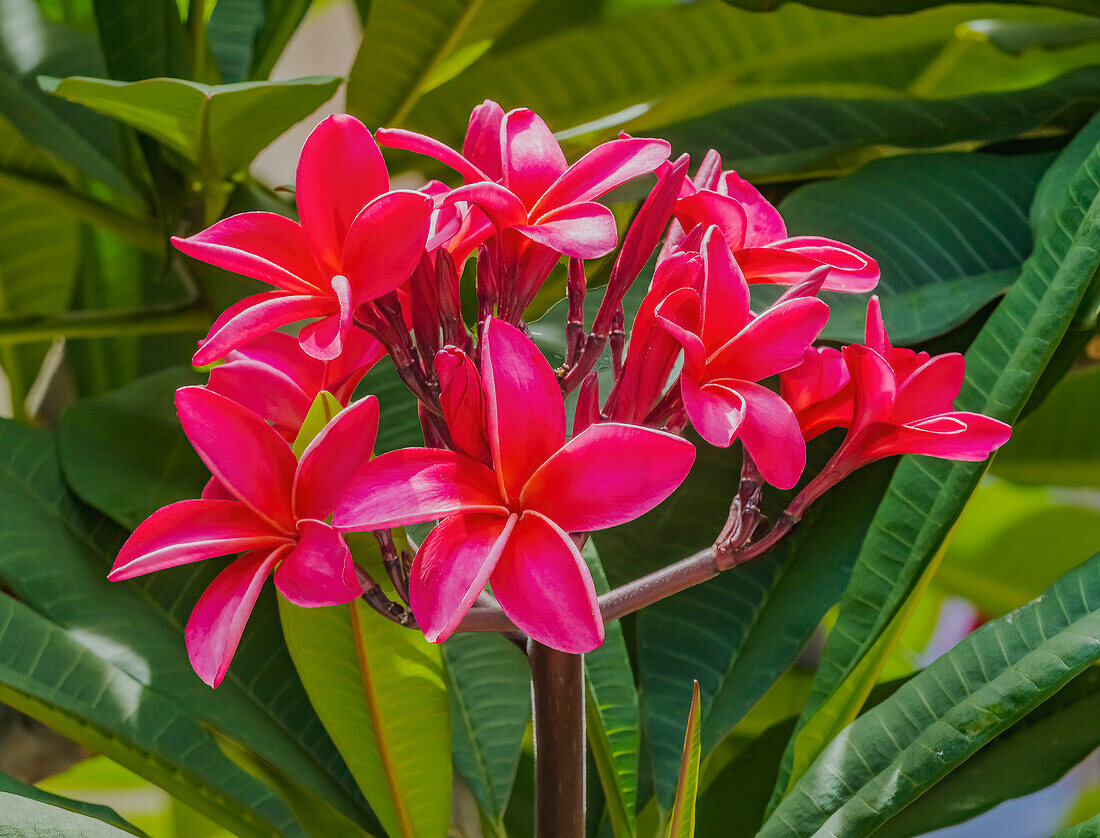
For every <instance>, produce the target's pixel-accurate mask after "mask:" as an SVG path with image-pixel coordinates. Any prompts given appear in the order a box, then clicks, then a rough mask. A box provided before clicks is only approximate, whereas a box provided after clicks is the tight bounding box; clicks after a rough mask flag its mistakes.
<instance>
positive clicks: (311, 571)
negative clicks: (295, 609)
mask: <svg viewBox="0 0 1100 838" xmlns="http://www.w3.org/2000/svg"><path fill="white" fill-rule="evenodd" d="M299 531H300V533H301V536H300V537H299V538H298V544H297V545H296V546H295V547H294V549H293V550H291V551H290V552H289V553H288V554H287V555H286V557H285V558H283V560H282V563H281V564H280V565H279V566H278V567H277V568H276V569H275V587H276V588H278V589H279V593H281V594H282V595H283V596H285V597H286V598H287V599H288V600H289V601H290V602H292V603H294V604H295V605H300V606H302V607H304V608H320V607H324V606H327V605H343V604H344V603H345V602H351V601H352V600H353V599H355V598H356V597H357V596H359V595H360V594H362V593H363V586H362V585H360V584H359V578H358V576H356V574H355V565H354V564H352V560H351V551H350V550H348V545H347V544H345V543H344V537H343V536H342V535H340V533H338V532H337V531H336V530H334V529H333V528H332V527H330V526H329V525H328V524H326V523H324V522H323V521H315V520H306V521H302V522H301V523H300V524H299Z"/></svg>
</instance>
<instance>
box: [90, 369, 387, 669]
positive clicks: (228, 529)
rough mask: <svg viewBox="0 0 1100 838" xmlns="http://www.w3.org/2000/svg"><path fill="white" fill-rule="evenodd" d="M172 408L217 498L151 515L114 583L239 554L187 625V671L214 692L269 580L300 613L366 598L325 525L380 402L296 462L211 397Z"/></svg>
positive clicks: (274, 439) (353, 413) (370, 438)
mask: <svg viewBox="0 0 1100 838" xmlns="http://www.w3.org/2000/svg"><path fill="white" fill-rule="evenodd" d="M176 409H177V411H178V412H179V417H180V422H181V423H182V424H183V430H184V433H185V434H187V438H188V439H189V440H190V441H191V444H192V445H193V446H194V447H195V450H196V451H197V452H198V454H199V456H200V457H201V458H202V460H203V462H204V463H206V465H207V467H208V468H209V469H210V471H211V472H212V473H213V475H214V477H215V479H216V481H217V484H216V485H217V486H218V487H220V488H221V489H222V491H221V492H220V493H215V494H220V495H221V496H220V497H206V498H203V499H199V500H184V501H179V502H178V503H173V504H170V505H169V506H166V507H164V508H163V509H160V510H158V511H156V512H154V513H153V514H152V515H151V516H149V518H147V519H146V520H145V521H144V522H142V524H141V525H140V526H139V527H138V528H137V530H135V532H134V534H133V535H131V536H130V538H129V540H127V542H126V543H125V544H124V545H123V546H122V550H121V551H119V554H118V558H117V559H116V560H115V564H114V567H113V568H112V569H111V573H110V575H109V577H108V578H109V579H111V580H113V581H118V580H122V579H132V578H134V577H135V576H143V575H144V574H146V573H152V572H154V571H157V570H164V569H165V568H169V567H176V566H178V565H182V564H188V563H190V562H197V561H202V560H204V559H211V558H215V557H218V556H226V555H229V554H232V553H238V552H242V551H243V552H244V555H242V556H241V557H240V558H238V559H235V560H234V561H233V562H232V563H231V564H230V565H229V566H228V567H227V568H226V569H225V570H223V571H222V572H221V573H219V574H218V575H217V576H216V577H215V579H214V581H213V582H211V583H210V587H208V588H207V589H206V591H205V592H204V593H203V595H202V596H201V597H200V598H199V601H198V604H197V605H195V609H194V611H192V612H191V618H190V619H189V620H188V621H187V630H186V635H185V636H186V641H187V652H188V655H189V656H190V658H191V665H192V666H193V667H194V668H195V672H197V673H198V675H199V677H200V678H202V680H203V681H205V682H206V683H207V684H209V685H210V686H212V687H216V686H218V684H220V683H221V680H222V678H224V677H225V673H226V671H227V670H228V668H229V662H230V661H231V660H232V658H233V653H234V652H235V651H236V649H237V644H238V643H239V642H240V639H241V634H242V633H243V632H244V626H245V623H246V622H247V621H248V615H249V614H250V613H251V612H252V607H253V606H254V605H255V603H256V598H257V597H258V596H259V593H260V590H261V588H262V587H263V584H264V580H266V579H267V577H268V575H269V574H271V573H272V572H274V577H275V587H276V588H277V589H278V590H279V592H280V593H281V594H282V595H283V596H284V597H286V598H287V599H288V600H290V601H291V602H293V603H294V604H295V605H301V606H324V605H339V604H341V603H345V602H350V601H351V600H353V599H355V598H356V597H357V596H359V595H360V594H361V593H362V588H361V587H360V584H359V581H358V578H357V576H356V573H355V567H354V565H353V564H352V559H351V553H350V552H349V551H348V547H347V544H345V543H344V539H343V536H342V535H340V533H339V532H337V531H336V530H335V529H333V528H332V527H331V526H329V525H328V524H327V523H325V520H326V518H328V516H329V515H330V514H331V513H332V510H333V509H334V508H335V506H336V504H337V502H338V501H339V499H340V497H341V495H342V493H343V490H344V487H345V486H346V485H347V483H348V480H349V479H350V478H351V476H352V474H353V473H354V471H355V470H356V469H357V468H358V467H359V466H360V465H362V464H363V463H365V462H366V461H367V460H368V459H369V458H370V455H371V451H372V449H373V447H374V440H375V436H376V435H377V432H378V401H377V399H375V398H374V396H368V397H367V398H365V399H362V400H361V401H359V402H356V403H355V404H354V405H352V406H351V407H349V408H348V409H346V410H344V411H342V412H341V413H340V414H339V415H338V416H336V417H335V418H334V419H333V420H332V421H331V422H329V423H328V424H327V425H326V426H325V427H324V429H323V430H322V431H321V433H320V434H318V435H317V437H316V438H315V439H314V440H313V441H312V442H311V443H310V444H309V446H308V447H307V448H306V449H305V451H303V452H302V457H301V460H296V459H295V457H294V454H293V452H292V451H291V450H290V446H289V445H288V444H287V442H286V440H284V439H283V438H282V437H280V436H279V434H278V433H277V432H276V431H275V429H274V428H272V427H271V426H270V425H268V424H267V423H266V422H265V421H264V420H263V419H261V418H260V417H259V416H257V415H256V414H254V413H252V412H251V411H249V410H247V409H245V408H244V407H241V406H240V405H238V404H237V403H236V402H233V401H230V400H229V399H227V398H225V397H224V396H220V395H218V394H217V393H214V392H211V391H210V390H207V389H206V388H204V387H184V388H182V389H180V390H178V391H176Z"/></svg>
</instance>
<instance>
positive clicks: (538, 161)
mask: <svg viewBox="0 0 1100 838" xmlns="http://www.w3.org/2000/svg"><path fill="white" fill-rule="evenodd" d="M500 135H501V140H502V143H501V145H502V149H501V163H502V170H503V175H504V185H505V186H507V187H508V188H509V189H510V190H512V192H514V193H515V194H516V195H517V196H518V197H519V199H520V200H521V201H523V204H524V206H527V207H532V206H534V205H535V202H536V201H538V199H539V198H540V197H541V196H542V193H543V192H545V191H546V190H547V189H549V188H550V184H552V183H553V182H554V181H555V180H557V179H558V178H559V177H561V175H562V173H563V172H564V171H565V170H566V169H567V168H568V164H567V163H566V161H565V154H564V153H563V152H562V150H561V146H560V145H558V141H557V140H555V139H554V135H553V134H552V133H551V132H550V129H549V128H547V127H546V123H545V122H543V121H542V118H541V117H540V116H538V115H537V114H535V113H534V112H533V111H531V110H528V109H527V108H517V109H516V110H514V111H509V112H508V113H506V114H505V115H504V120H503V121H502V122H501V125H500Z"/></svg>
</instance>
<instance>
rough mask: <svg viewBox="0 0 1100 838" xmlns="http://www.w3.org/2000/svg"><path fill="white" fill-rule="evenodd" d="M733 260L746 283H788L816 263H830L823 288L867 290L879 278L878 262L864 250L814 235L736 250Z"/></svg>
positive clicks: (798, 279)
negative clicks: (736, 262) (735, 261)
mask: <svg viewBox="0 0 1100 838" xmlns="http://www.w3.org/2000/svg"><path fill="white" fill-rule="evenodd" d="M735 250H737V249H736V248H735ZM737 261H738V262H740V263H741V269H742V270H743V271H744V272H745V277H746V279H748V281H749V282H750V283H753V282H775V283H779V284H781V285H790V284H792V283H795V282H799V281H801V280H802V279H803V278H804V277H805V276H806V274H807V273H809V272H810V271H812V270H813V269H814V268H816V267H818V266H820V265H829V266H831V270H830V271H829V276H828V278H827V279H826V280H825V285H824V286H822V287H823V288H824V289H825V290H826V291H852V292H861V291H870V290H872V289H873V288H874V287H875V286H876V285H878V280H879V268H878V263H877V262H875V260H874V259H872V258H871V257H870V256H868V255H867V254H866V253H864V252H863V251H861V250H857V249H856V248H854V247H851V246H850V245H847V244H844V243H843V242H838V241H833V240H832V239H824V238H820V237H817V236H795V237H794V238H789V239H783V240H781V241H777V242H772V243H771V244H769V245H768V246H767V247H751V248H745V249H744V250H737Z"/></svg>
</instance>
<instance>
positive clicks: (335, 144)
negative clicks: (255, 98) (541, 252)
mask: <svg viewBox="0 0 1100 838" xmlns="http://www.w3.org/2000/svg"><path fill="white" fill-rule="evenodd" d="M388 188H389V175H388V174H387V172H386V164H385V163H384V162H383V160H382V153H381V152H380V151H379V150H378V146H377V144H376V143H375V142H374V138H373V137H371V134H370V131H368V130H367V129H366V128H365V127H364V126H363V124H362V123H361V122H359V121H358V120H357V119H355V118H354V117H350V116H347V115H343V114H341V115H336V116H330V117H328V118H327V119H325V120H324V121H323V122H322V123H321V124H320V125H318V126H317V127H316V128H315V129H314V130H313V132H312V133H311V134H310V135H309V139H307V140H306V143H305V146H304V147H303V148H302V156H301V159H300V160H299V161H298V173H297V178H296V183H295V194H296V198H297V204H298V215H299V217H300V218H301V224H298V223H296V222H294V221H291V220H290V219H289V218H285V217H283V216H281V215H278V214H276V213H270V212H246V213H241V214H240V215H234V216H232V217H230V218H226V219H224V220H222V221H219V222H218V223H216V224H214V225H213V226H212V227H209V228H208V229H206V230H203V231H202V232H200V233H196V234H195V235H193V236H190V237H188V238H186V239H181V238H175V237H174V238H173V239H172V243H173V244H175V246H176V247H177V248H179V249H180V250H181V251H182V252H184V253H186V254H187V255H188V256H193V257H194V258H196V259H200V260H201V261H203V262H208V263H209V264H211V265H215V266H217V267H219V268H224V269H225V270H227V271H233V272H234V273H239V274H243V275H244V276H248V277H252V278H253V279H258V280H260V281H261V282H267V283H270V284H271V285H274V286H275V288H276V289H277V290H275V291H266V292H263V293H260V294H254V295H253V296H251V297H246V298H245V299H244V300H241V301H240V302H239V303H237V304H236V305H233V306H231V307H230V308H229V309H227V310H226V311H225V312H224V313H223V314H222V315H221V317H219V318H218V319H217V320H216V321H215V323H214V325H213V326H212V327H211V329H210V333H209V334H208V335H207V337H206V339H205V340H204V341H202V342H201V343H200V345H199V351H198V352H196V353H195V357H194V359H193V363H194V364H195V365H196V366H204V365H206V364H209V363H212V362H214V361H216V360H217V359H218V358H221V357H222V356H224V355H225V354H226V353H227V352H229V351H230V350H233V349H236V348H237V347H239V346H242V345H243V344H245V343H248V342H249V341H252V340H254V339H255V338H257V337H258V336H260V335H261V334H265V333H267V332H270V331H272V330H273V329H276V328H278V327H280V326H285V325H287V324H289V323H293V322H295V321H298V320H306V319H313V318H319V319H315V320H313V322H311V323H309V324H308V325H306V326H305V327H303V328H302V331H301V333H300V334H299V340H300V341H301V344H302V348H303V349H304V350H305V351H306V352H307V353H309V354H310V355H312V356H313V357H314V358H318V359H320V360H323V361H330V360H332V359H333V358H335V357H336V356H337V355H339V354H340V352H341V351H342V346H343V342H344V341H345V340H346V339H347V336H348V334H349V332H350V330H351V328H352V314H353V312H354V310H355V307H356V306H357V305H359V304H360V303H363V302H366V301H368V300H372V299H374V298H375V297H379V296H381V295H382V294H385V293H387V292H389V291H392V290H393V289H394V288H396V287H397V286H398V285H400V284H401V283H403V282H404V281H405V280H407V279H408V278H409V275H410V274H411V273H412V271H413V268H414V267H416V265H417V263H418V262H419V261H420V256H421V254H422V253H423V252H424V247H425V244H426V242H427V240H428V235H429V229H430V227H431V224H432V220H431V216H432V198H431V197H430V196H429V195H426V194H423V193H420V192H412V191H403V190H398V191H393V192H388V191H387V189H388Z"/></svg>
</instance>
